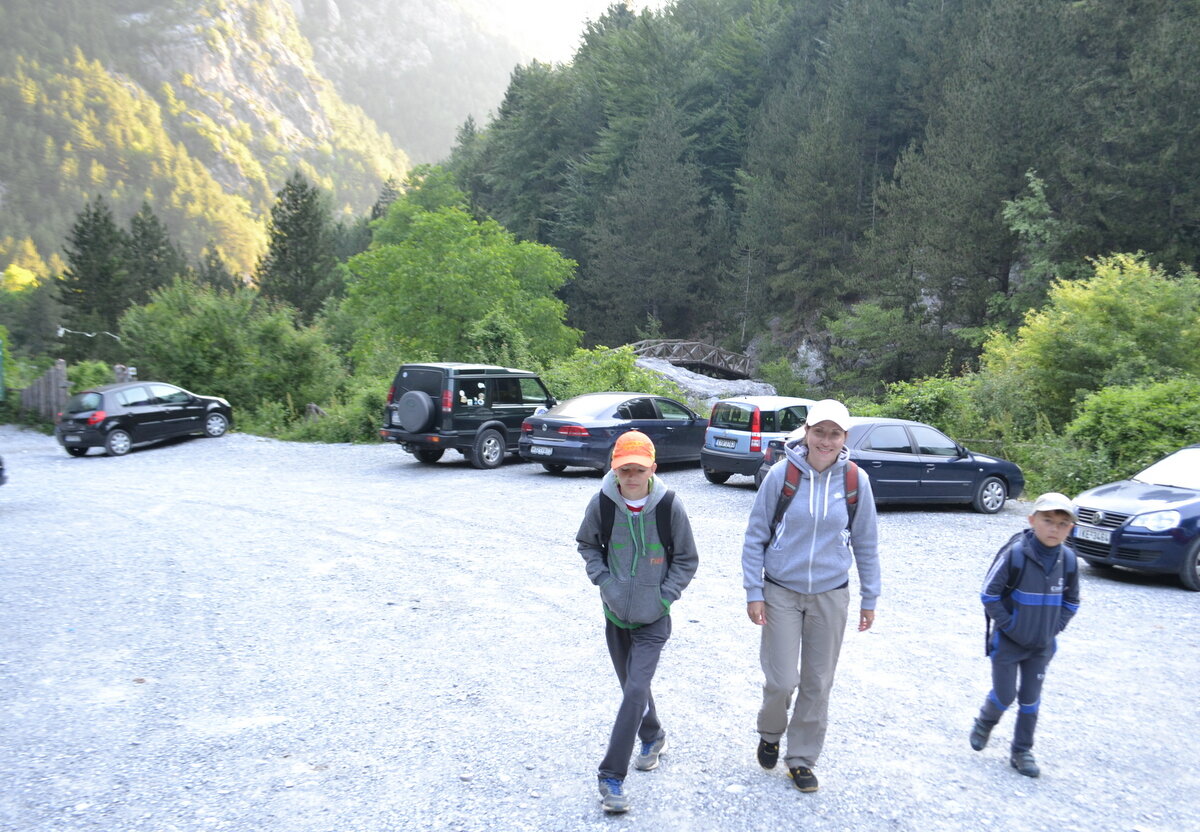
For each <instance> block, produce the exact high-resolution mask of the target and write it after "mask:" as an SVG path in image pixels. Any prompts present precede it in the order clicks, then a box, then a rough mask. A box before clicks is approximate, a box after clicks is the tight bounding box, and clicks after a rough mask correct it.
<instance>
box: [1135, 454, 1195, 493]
mask: <svg viewBox="0 0 1200 832" xmlns="http://www.w3.org/2000/svg"><path fill="white" fill-rule="evenodd" d="M1133 479H1134V480H1135V481H1136V482H1145V483H1150V484H1151V485H1169V486H1173V487H1175V488H1194V489H1196V490H1198V491H1200V448H1184V449H1183V450H1182V451H1176V452H1175V453H1173V454H1171V455H1170V456H1168V457H1165V458H1163V459H1160V460H1159V461H1158V462H1156V463H1154V464H1153V465H1151V466H1150V467H1149V468H1147V469H1146V470H1144V471H1142V472H1141V473H1140V474H1138V475H1137V476H1135V477H1134V478H1133Z"/></svg>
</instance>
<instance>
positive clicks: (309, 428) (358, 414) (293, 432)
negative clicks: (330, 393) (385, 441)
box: [277, 383, 387, 442]
mask: <svg viewBox="0 0 1200 832" xmlns="http://www.w3.org/2000/svg"><path fill="white" fill-rule="evenodd" d="M386 395H387V391H386V390H384V389H382V388H381V387H380V386H379V385H378V384H375V383H370V384H363V385H362V386H360V387H358V388H357V389H355V390H354V391H352V392H349V393H346V394H344V395H343V396H340V397H338V398H337V399H335V400H334V401H332V402H331V403H329V404H327V405H324V406H323V408H322V409H323V410H324V411H325V413H324V415H323V416H316V417H312V416H309V415H307V414H306V415H305V416H302V417H300V418H297V419H293V420H292V421H291V422H289V423H288V424H287V425H286V426H284V427H283V428H282V429H281V430H279V431H278V432H277V435H278V436H279V438H281V439H288V440H292V441H297V442H371V441H375V440H377V439H378V438H379V433H378V431H379V426H380V424H381V423H382V419H383V405H384V398H385V397H386Z"/></svg>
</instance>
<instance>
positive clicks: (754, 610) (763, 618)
mask: <svg viewBox="0 0 1200 832" xmlns="http://www.w3.org/2000/svg"><path fill="white" fill-rule="evenodd" d="M746 615H748V616H750V620H751V621H753V622H754V623H755V624H757V625H758V626H760V627H761V626H762V625H763V624H766V623H767V605H766V604H764V603H763V602H762V601H751V602H750V603H748V604H746Z"/></svg>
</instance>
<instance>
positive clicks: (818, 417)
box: [804, 399, 850, 431]
mask: <svg viewBox="0 0 1200 832" xmlns="http://www.w3.org/2000/svg"><path fill="white" fill-rule="evenodd" d="M821 422H833V423H834V424H835V425H837V426H838V427H839V428H841V429H842V430H844V431H849V430H850V411H849V410H847V409H846V405H844V404H842V403H841V402H839V401H837V400H836V399H821V401H819V402H817V403H816V404H814V405H813V406H812V407H810V408H809V409H808V415H807V416H806V417H804V424H806V425H816V424H820V423H821Z"/></svg>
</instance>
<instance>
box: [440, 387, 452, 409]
mask: <svg viewBox="0 0 1200 832" xmlns="http://www.w3.org/2000/svg"><path fill="white" fill-rule="evenodd" d="M453 410H454V394H453V393H451V392H450V391H449V390H443V391H442V412H443V413H450V412H451V411H453Z"/></svg>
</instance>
